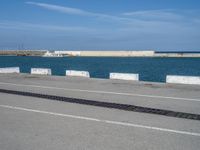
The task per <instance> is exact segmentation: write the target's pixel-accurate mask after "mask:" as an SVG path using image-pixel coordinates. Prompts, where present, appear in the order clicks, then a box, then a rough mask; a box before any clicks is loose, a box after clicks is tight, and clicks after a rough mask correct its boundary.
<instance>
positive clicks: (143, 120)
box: [0, 74, 200, 150]
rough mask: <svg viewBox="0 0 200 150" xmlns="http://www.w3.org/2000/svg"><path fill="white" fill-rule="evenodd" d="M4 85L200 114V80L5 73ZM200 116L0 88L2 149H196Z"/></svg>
mask: <svg viewBox="0 0 200 150" xmlns="http://www.w3.org/2000/svg"><path fill="white" fill-rule="evenodd" d="M0 89H6V90H13V91H24V92H32V93H41V94H47V95H55V96H63V97H69V98H78V99H85V100H94V101H100V102H112V103H117V104H129V105H136V106H142V107H148V108H156V109H163V110H171V111H177V112H184V113H192V114H200V86H198V85H178V84H164V83H151V82H137V81H120V80H108V79H88V78H79V77H58V76H41V75H28V74H0ZM199 141H200V121H199V120H191V119H182V118H177V117H167V116H163V115H154V114H148V113H139V112H132V111H124V110H119V109H112V108H104V107H97V106H90V105H81V104H75V103H68V102H60V101H56V100H55V101H53V100H49V99H44V98H36V97H29V96H21V95H14V94H6V93H0V149H2V150H29V149H30V150H33V149H34V150H39V149H48V150H51V149H52V150H55V149H58V150H66V149H70V150H73V149H85V150H88V149H91V150H96V149H99V150H102V149H104V150H105V149H108V150H111V149H113V150H116V149H119V150H121V149H127V150H129V149H135V150H141V149H146V150H160V149H162V150H186V149H187V150H188V149H190V150H197V149H199V147H200V142H199Z"/></svg>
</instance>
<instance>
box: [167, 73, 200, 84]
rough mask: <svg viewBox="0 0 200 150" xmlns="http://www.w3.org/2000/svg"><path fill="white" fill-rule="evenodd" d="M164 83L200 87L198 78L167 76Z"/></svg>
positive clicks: (199, 78)
mask: <svg viewBox="0 0 200 150" xmlns="http://www.w3.org/2000/svg"><path fill="white" fill-rule="evenodd" d="M166 82H167V83H178V84H198V85H200V77H197V76H176V75H167V77H166Z"/></svg>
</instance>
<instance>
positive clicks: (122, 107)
mask: <svg viewBox="0 0 200 150" xmlns="http://www.w3.org/2000/svg"><path fill="white" fill-rule="evenodd" d="M0 92H1V93H7V94H15V95H21V96H29V97H37V98H45V99H50V100H57V101H63V102H69V103H77V104H83V105H91V106H98V107H105V108H114V109H119V110H125V111H133V112H141V113H149V114H156V115H163V116H169V117H176V118H184V119H193V120H200V114H191V113H184V112H177V111H171V110H164V109H155V108H149V107H141V106H135V105H128V104H119V103H110V102H101V101H95V100H85V99H77V98H68V97H62V96H55V95H46V94H38V93H32V92H22V91H15V90H6V89H0Z"/></svg>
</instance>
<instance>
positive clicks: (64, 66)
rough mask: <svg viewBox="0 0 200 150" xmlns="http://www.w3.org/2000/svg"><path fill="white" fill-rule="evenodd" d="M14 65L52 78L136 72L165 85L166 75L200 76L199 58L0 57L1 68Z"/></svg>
mask: <svg viewBox="0 0 200 150" xmlns="http://www.w3.org/2000/svg"><path fill="white" fill-rule="evenodd" d="M14 66H19V67H20V70H21V72H23V73H30V69H31V68H34V67H43V68H51V69H52V74H53V75H61V76H64V75H65V70H85V71H89V72H90V75H91V77H92V78H108V77H109V73H110V72H120V73H139V74H140V80H142V81H153V82H165V78H166V75H191V76H200V58H155V57H148V58H147V57H146V58H145V57H52V58H50V57H24V56H0V67H14Z"/></svg>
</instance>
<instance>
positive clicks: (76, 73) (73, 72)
mask: <svg viewBox="0 0 200 150" xmlns="http://www.w3.org/2000/svg"><path fill="white" fill-rule="evenodd" d="M66 76H76V77H87V78H89V77H90V73H89V72H88V71H76V70H66Z"/></svg>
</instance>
